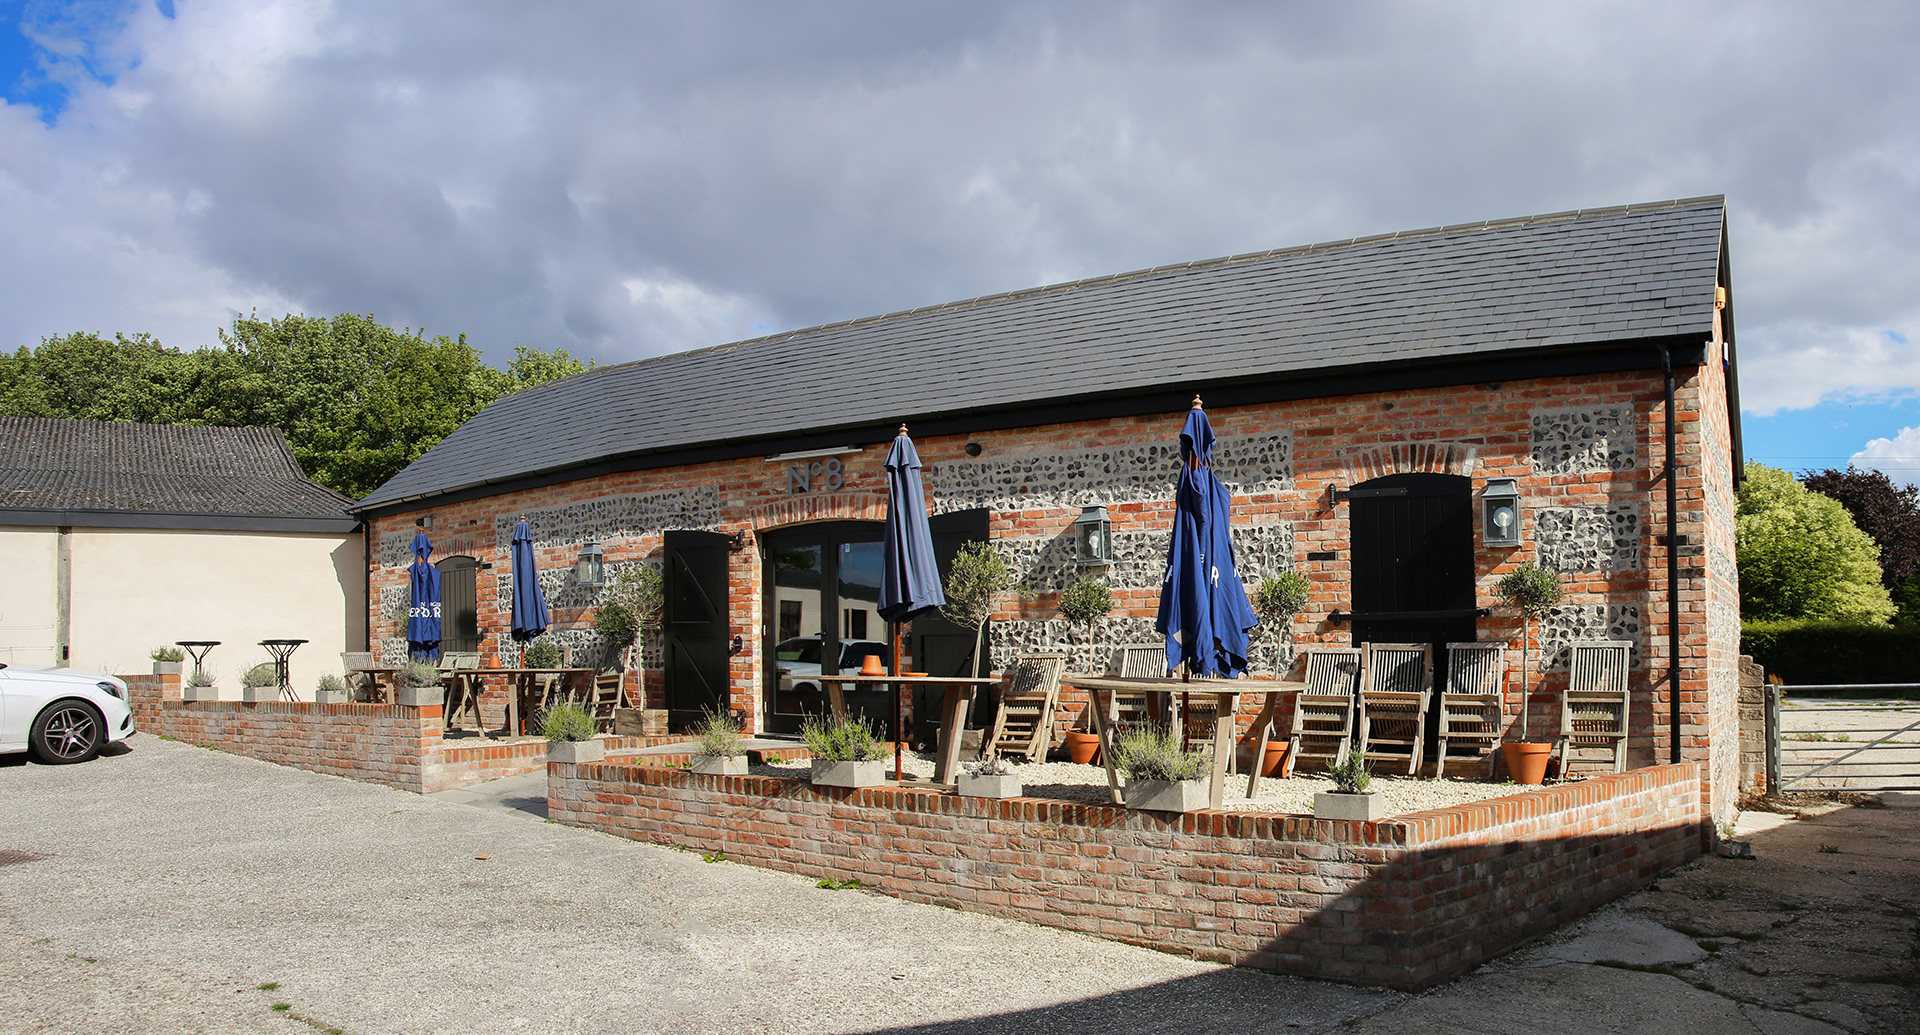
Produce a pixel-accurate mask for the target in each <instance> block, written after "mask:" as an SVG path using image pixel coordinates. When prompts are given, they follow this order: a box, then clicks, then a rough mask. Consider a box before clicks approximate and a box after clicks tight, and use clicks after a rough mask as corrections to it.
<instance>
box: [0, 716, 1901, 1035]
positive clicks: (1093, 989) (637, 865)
mask: <svg viewBox="0 0 1920 1035" xmlns="http://www.w3.org/2000/svg"><path fill="white" fill-rule="evenodd" d="M542 781H543V777H540V776H538V775H535V776H532V777H519V778H514V779H512V780H503V781H498V782H497V784H495V785H490V786H486V787H481V788H472V789H469V790H466V791H460V792H449V793H447V794H444V795H437V796H432V797H427V798H421V797H414V796H410V795H406V794H401V793H399V792H395V791H390V790H385V789H382V788H378V787H372V786H368V785H364V784H355V783H352V782H349V781H345V780H339V779H335V778H332V777H326V776H319V775H315V774H312V773H305V772H300V771H297V770H290V769H283V768H280V767H276V766H272V765H268V764H266V763H263V762H256V761H253V760H250V759H245V758H239V757H236V756H231V755H224V754H220V753H217V752H212V751H205V750H201V749H198V748H192V747H188V746H185V745H181V744H172V743H165V742H160V741H156V740H153V739H152V738H144V737H143V738H137V739H136V741H135V743H134V745H133V746H132V749H131V750H129V751H126V752H123V753H120V754H118V755H116V756H114V757H108V758H103V759H101V760H99V761H97V762H94V763H90V764H88V765H85V766H69V767H41V766H35V765H31V764H28V763H25V762H24V761H21V760H18V759H4V760H0V797H4V800H5V801H7V803H8V807H7V809H6V811H5V812H4V813H3V814H0V874H4V876H5V878H6V888H7V894H6V895H5V896H4V898H0V1033H13V1032H75V1033H78V1032H88V1033H92V1032H98V1031H106V1030H120V1031H138V1032H143V1033H146V1032H153V1033H165V1032H200V1031H220V1032H252V1031H262V1032H280V1033H287V1032H298V1031H309V1030H312V1031H323V1032H330V1031H341V1032H352V1033H372V1032H389V1031H396V1032H397V1031H428V1032H500V1031H524V1032H569V1033H572V1032H616V1031H617V1032H621V1033H630V1032H653V1031H674V1032H678V1031H703V1032H704V1031H714V1032H865V1031H890V1032H916V1033H935V1032H938V1033H953V1035H962V1033H965V1035H973V1033H987V1032H1020V1033H1023V1035H1025V1033H1031V1032H1036V1031H1039V1032H1104V1031H1113V1030H1122V1029H1130V1030H1139V1031H1154V1032H1216V1031H1217V1032H1319V1031H1336V1030H1338V1031H1353V1032H1375V1033H1387V1032H1391V1033H1393V1035H1406V1033H1408V1032H1425V1031H1461V1032H1510V1031H1519V1030H1532V1029H1534V1028H1539V1027H1546V1028H1550V1029H1551V1030H1553V1031H1555V1032H1557V1033H1563V1035H1585V1033H1590V1032H1591V1033H1600V1032H1626V1033H1647V1035H1655V1033H1670V1032H1686V1033H1687V1035H1717V1033H1721V1032H1764V1033H1782V1035H1787V1033H1814V1032H1834V1031H1849V1032H1875V1033H1880V1032H1909V1031H1920V1010H1917V1009H1916V1004H1915V987H1916V985H1915V956H1914V953H1915V951H1916V928H1915V922H1916V921H1915V918H1916V916H1920V886H1917V885H1916V882H1915V879H1914V878H1915V877H1916V876H1920V842H1917V840H1916V835H1917V834H1920V830H1917V829H1916V823H1915V821H1916V819H1920V807H1916V806H1917V805H1920V802H1916V800H1915V799H1916V798H1917V797H1920V796H1912V795H1904V796H1903V795H1897V794H1890V795H1884V796H1882V797H1883V798H1885V799H1887V807H1877V808H1876V807H1865V806H1860V805H1855V806H1851V807H1842V806H1839V805H1835V804H1827V805H1821V806H1817V807H1814V808H1811V809H1808V810H1807V814H1806V815H1805V816H1804V817H1799V818H1793V819H1791V820H1788V821H1784V822H1780V823H1778V825H1775V826H1773V827H1772V828H1771V829H1765V830H1758V831H1756V832H1755V833H1753V834H1752V840H1753V843H1754V845H1755V848H1756V850H1757V852H1758V854H1759V859H1758V860H1757V861H1737V860H1728V859H1704V860H1700V861H1698V862H1696V863H1694V864H1690V865H1689V866H1687V867H1683V868H1682V869H1680V870H1677V871H1675V872H1673V873H1670V874H1668V875H1666V876H1663V877H1662V878H1661V880H1660V881H1659V882H1658V883H1657V884H1656V886H1655V887H1653V888H1651V889H1649V890H1647V891H1644V892H1641V893H1639V894H1637V895H1634V896H1631V897H1629V898H1628V899H1625V900H1623V901H1622V902H1620V903H1616V904H1615V905H1614V906H1611V907H1609V908H1607V909H1605V910H1602V911H1600V912H1599V913H1596V914H1595V915H1593V916H1591V917H1589V918H1587V919H1586V920H1583V921H1582V922H1580V923H1578V924H1575V925H1573V926H1571V927H1569V928H1567V929H1566V930H1564V931H1562V932H1559V933H1558V934H1557V935H1555V936H1553V937H1551V938H1548V939H1545V940H1542V941H1540V942H1537V943H1535V944H1533V945H1530V946H1526V947H1523V948H1521V949H1520V950H1519V951H1517V952H1515V953H1512V954H1510V955H1508V956H1506V957H1504V958H1502V959H1499V960H1496V961H1494V962H1493V963H1491V964H1489V965H1487V966H1485V967H1482V968H1481V969H1480V970H1479V971H1477V972H1476V973H1474V974H1472V975H1470V976H1468V977H1466V978H1464V979H1462V980H1460V981H1457V982H1454V983H1452V984H1450V985H1446V986H1443V987H1441V988H1438V989H1435V990H1432V991H1430V992H1428V993H1425V994H1422V995H1416V996H1408V995H1402V994H1398V993H1391V992H1382V991H1377V990H1368V989H1357V988H1350V987H1344V986H1339V985H1332V984H1327V983H1323V982H1316V981H1308V980H1303V979H1297V978H1285V977H1278V976H1275V975H1270V974H1262V973H1257V972H1252V971H1244V970H1235V969H1232V968H1224V967H1216V966H1211V965H1207V964H1200V963H1195V962H1193V961H1190V960H1183V959H1178V958H1175V957H1171V956H1166V955H1162V954H1159V953H1154V952H1150V951H1147V950H1143V949H1136V948H1132V947H1129V946H1123V945H1115V944H1112V943H1107V942H1100V941H1096V940H1092V939H1087V938H1082V937H1080V936H1077V935H1070V934H1066V933H1063V932H1059V931H1053V930H1049V929H1046V928H1039V927H1033V926H1030V925H1026V924H1019V923H1014V922H1010V921H1004V920H998V919H994V918H991V917H984V916H978V915H975V914H968V913H959V912H955V911H952V910H946V909H938V908H934V907H929V906H919V905H913V904H910V903H903V902H897V901H894V900H892V899H888V898H884V897H881V896H877V895H871V894H866V893H859V892H830V891H824V890H821V889H818V888H816V887H814V885H813V883H812V882H809V881H804V880H801V879H799V878H796V877H792V876H790V875H787V874H780V873H772V872H768V871H764V870H755V869H751V868H748V867H744V866H738V865H734V864H729V863H718V864H709V863H705V862H703V861H702V860H701V858H700V856H699V855H697V854H695V853H691V852H686V853H680V852H673V851H670V850H667V849H663V848H659V847H656V846H652V845H644V844H636V843H632V842H627V841H623V840H620V839H617V838H612V837H608V836H606V835H602V834H597V833H593V832H589V831H582V830H574V829H570V828H565V827H560V826H556V825H553V824H549V823H545V822H542V820H541V813H542V812H543V811H544V810H543V808H541V807H540V806H541V805H543V802H541V800H540V796H539V791H540V787H541V785H542ZM1747 818H1748V819H1750V820H1760V819H1768V818H1772V817H1765V816H1761V815H1759V814H1754V813H1749V814H1748V816H1747ZM1822 846H1832V847H1833V848H1835V849H1837V851H1823V850H1822ZM9 851H11V852H14V853H28V854H24V855H19V854H17V855H7V854H6V853H7V852H9ZM482 856H485V858H482ZM268 986H271V987H268ZM281 1004H284V1005H285V1009H283V1010H279V1011H276V1010H275V1009H274V1007H275V1006H278V1005H281ZM290 1024H291V1025H292V1026H291V1027H290V1026H289V1025H290Z"/></svg>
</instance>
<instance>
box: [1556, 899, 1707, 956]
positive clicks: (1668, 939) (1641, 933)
mask: <svg viewBox="0 0 1920 1035" xmlns="http://www.w3.org/2000/svg"><path fill="white" fill-rule="evenodd" d="M1539 953H1540V956H1541V958H1542V960H1543V962H1554V961H1557V962H1560V963H1611V964H1624V965H1626V966H1632V967H1652V966H1656V965H1659V964H1662V963H1698V962H1699V961H1701V960H1703V959H1706V958H1707V950H1705V949H1703V948H1701V947H1700V944H1699V943H1698V942H1696V941H1694V940H1693V939H1692V938H1689V937H1687V936H1686V935H1684V934H1681V933H1680V932H1678V931H1675V930H1673V929H1672V928H1668V927H1662V926H1660V925H1659V924H1656V923H1654V922H1653V921H1651V920H1648V919H1645V918H1644V917H1638V916H1634V915H1632V914H1629V913H1623V912H1620V911H1619V910H1611V909H1609V910H1602V911H1601V912H1599V913H1597V914H1595V915H1594V916H1592V917H1589V918H1588V919H1587V920H1586V921H1585V922H1583V923H1582V924H1580V925H1579V928H1578V929H1577V933H1574V934H1573V937H1571V938H1567V939H1566V940H1564V941H1556V942H1554V943H1552V944H1549V945H1546V946H1543V947H1541V949H1540V950H1539Z"/></svg>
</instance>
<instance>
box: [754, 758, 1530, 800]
mask: <svg viewBox="0 0 1920 1035" xmlns="http://www.w3.org/2000/svg"><path fill="white" fill-rule="evenodd" d="M1009 764H1010V766H1011V768H1012V769H1013V771H1014V772H1015V773H1016V774H1017V775H1018V776H1019V777H1020V783H1021V785H1022V786H1023V787H1024V788H1025V790H1026V796H1027V797H1029V798H1054V799H1058V800H1061V801H1078V802H1090V803H1095V804H1099V803H1106V802H1110V801H1111V799H1110V798H1109V797H1108V796H1107V770H1106V767H1104V766H1097V765H1076V764H1074V763H1072V762H1034V763H1030V764H1027V765H1021V764H1019V763H1009ZM810 765H811V763H809V762H807V761H804V760H802V761H797V762H776V763H773V764H770V765H756V766H754V767H753V772H754V773H756V774H758V775H761V776H794V775H797V774H803V773H805V772H806V771H807V769H808V767H809V766H810ZM888 765H889V767H891V765H892V760H891V759H889V760H888ZM903 768H904V769H905V771H906V773H907V774H908V775H909V776H917V777H919V778H920V779H922V780H931V779H932V778H933V756H932V755H930V754H924V753H919V752H915V753H912V754H909V755H907V756H906V759H905V762H904V765H903ZM1479 769H1480V767H1479V766H1472V767H1468V766H1464V765H1463V766H1462V770H1463V771H1465V772H1469V773H1472V772H1476V771H1478V770H1479ZM889 771H891V769H889ZM1246 789H1247V777H1246V774H1245V773H1241V774H1240V775H1238V776H1229V777H1228V778H1227V796H1226V801H1225V803H1224V804H1223V805H1222V806H1221V807H1222V808H1227V809H1234V810H1241V811H1247V812H1275V813H1288V814H1295V815H1312V814H1313V795H1314V792H1315V791H1329V790H1332V789H1333V783H1332V781H1330V780H1328V779H1327V778H1326V776H1325V775H1324V774H1321V773H1307V774H1297V775H1294V776H1291V777H1288V778H1287V779H1284V780H1281V779H1276V778H1273V777H1262V778H1261V779H1260V786H1259V791H1258V793H1257V794H1256V795H1255V796H1254V797H1252V798H1248V797H1247V796H1246V795H1245V794H1244V793H1243V792H1244V791H1245V790H1246ZM1371 789H1372V790H1376V791H1379V792H1380V793H1382V794H1384V795H1386V805H1387V815H1389V816H1404V815H1407V814H1408V813H1412V812H1425V811H1427V810H1428V809H1443V808H1446V807H1448V806H1450V805H1464V804H1466V803H1467V802H1470V801H1481V800H1483V799H1486V798H1502V797H1505V796H1507V795H1509V794H1518V793H1519V792H1521V791H1523V790H1525V789H1526V788H1524V787H1521V786H1519V785H1518V784H1513V783H1487V782H1485V781H1483V780H1478V779H1473V778H1471V777H1467V778H1456V777H1452V776H1449V777H1446V778H1445V779H1440V780H1433V779H1424V780H1416V779H1409V778H1407V777H1404V776H1398V777H1396V776H1383V775H1380V774H1377V773H1376V774H1375V775H1374V778H1373V784H1372V787H1371Z"/></svg>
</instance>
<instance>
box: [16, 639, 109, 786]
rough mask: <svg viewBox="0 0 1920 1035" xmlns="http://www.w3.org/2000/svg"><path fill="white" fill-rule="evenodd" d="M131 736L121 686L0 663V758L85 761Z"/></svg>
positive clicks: (75, 674) (52, 762)
mask: <svg viewBox="0 0 1920 1035" xmlns="http://www.w3.org/2000/svg"><path fill="white" fill-rule="evenodd" d="M132 735H133V709H132V708H131V707H129V706H128V704H127V684H126V683H124V682H122V681H121V680H118V679H115V678H114V677H112V676H96V675H92V674H90V673H86V672H73V671H69V670H66V669H52V670H49V669H34V668H15V667H11V666H8V665H4V664H0V754H15V753H18V752H21V751H31V752H33V757H34V758H36V759H38V760H39V761H41V762H43V763H45V764H47V765H64V764H66V763H69V762H85V761H86V760H87V759H89V758H92V757H93V756H95V755H97V754H99V753H100V749H101V748H103V747H106V746H107V745H108V744H112V743H115V742H117V741H122V740H125V739H127V738H128V737H130V736H132Z"/></svg>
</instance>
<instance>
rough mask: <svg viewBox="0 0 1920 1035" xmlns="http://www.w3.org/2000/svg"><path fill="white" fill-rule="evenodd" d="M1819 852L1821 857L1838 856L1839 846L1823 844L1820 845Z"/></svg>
mask: <svg viewBox="0 0 1920 1035" xmlns="http://www.w3.org/2000/svg"><path fill="white" fill-rule="evenodd" d="M1820 852H1821V854H1823V855H1839V854H1840V846H1839V845H1830V844H1825V843H1822V844H1821V845H1820Z"/></svg>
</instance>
